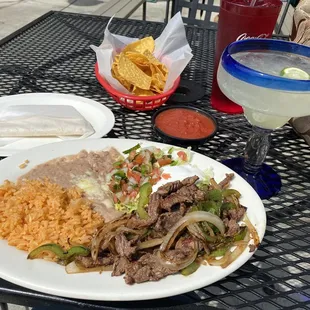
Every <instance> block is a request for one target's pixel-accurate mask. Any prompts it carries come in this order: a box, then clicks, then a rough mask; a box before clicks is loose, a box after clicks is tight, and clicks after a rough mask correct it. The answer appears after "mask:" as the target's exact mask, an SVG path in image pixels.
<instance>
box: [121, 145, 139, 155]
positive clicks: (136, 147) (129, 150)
mask: <svg viewBox="0 0 310 310" xmlns="http://www.w3.org/2000/svg"><path fill="white" fill-rule="evenodd" d="M140 147H141V145H140V144H137V145H135V146H133V147H132V148H130V149H128V150H126V151H124V152H123V153H124V154H129V153H130V152H132V151H136V150H138V149H139V148H140Z"/></svg>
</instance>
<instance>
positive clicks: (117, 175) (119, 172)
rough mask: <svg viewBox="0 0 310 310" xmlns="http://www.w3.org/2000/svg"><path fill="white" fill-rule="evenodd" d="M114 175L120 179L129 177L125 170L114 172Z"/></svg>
mask: <svg viewBox="0 0 310 310" xmlns="http://www.w3.org/2000/svg"><path fill="white" fill-rule="evenodd" d="M114 177H115V178H116V179H118V180H124V179H127V176H126V173H125V172H124V171H123V170H119V171H117V172H115V173H114Z"/></svg>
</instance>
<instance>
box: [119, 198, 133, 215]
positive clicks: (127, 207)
mask: <svg viewBox="0 0 310 310" xmlns="http://www.w3.org/2000/svg"><path fill="white" fill-rule="evenodd" d="M114 207H115V209H116V210H117V211H121V212H125V213H127V214H130V213H132V212H134V211H136V210H137V208H138V200H135V201H131V202H129V203H126V204H124V203H116V204H114Z"/></svg>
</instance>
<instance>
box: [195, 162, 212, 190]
mask: <svg viewBox="0 0 310 310" xmlns="http://www.w3.org/2000/svg"><path fill="white" fill-rule="evenodd" d="M213 177H214V172H213V168H212V167H210V168H208V169H206V170H205V171H204V172H203V179H202V180H200V181H199V182H198V183H197V186H198V187H199V188H203V187H204V186H206V185H209V184H210V180H211V179H212V178H213Z"/></svg>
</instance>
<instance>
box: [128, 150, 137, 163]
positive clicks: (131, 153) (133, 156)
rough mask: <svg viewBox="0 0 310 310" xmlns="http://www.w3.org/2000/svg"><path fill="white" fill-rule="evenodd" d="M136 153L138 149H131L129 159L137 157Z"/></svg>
mask: <svg viewBox="0 0 310 310" xmlns="http://www.w3.org/2000/svg"><path fill="white" fill-rule="evenodd" d="M136 154H137V152H136V151H131V152H130V153H129V155H128V160H130V161H132V160H133V159H134V158H135V156H136Z"/></svg>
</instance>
